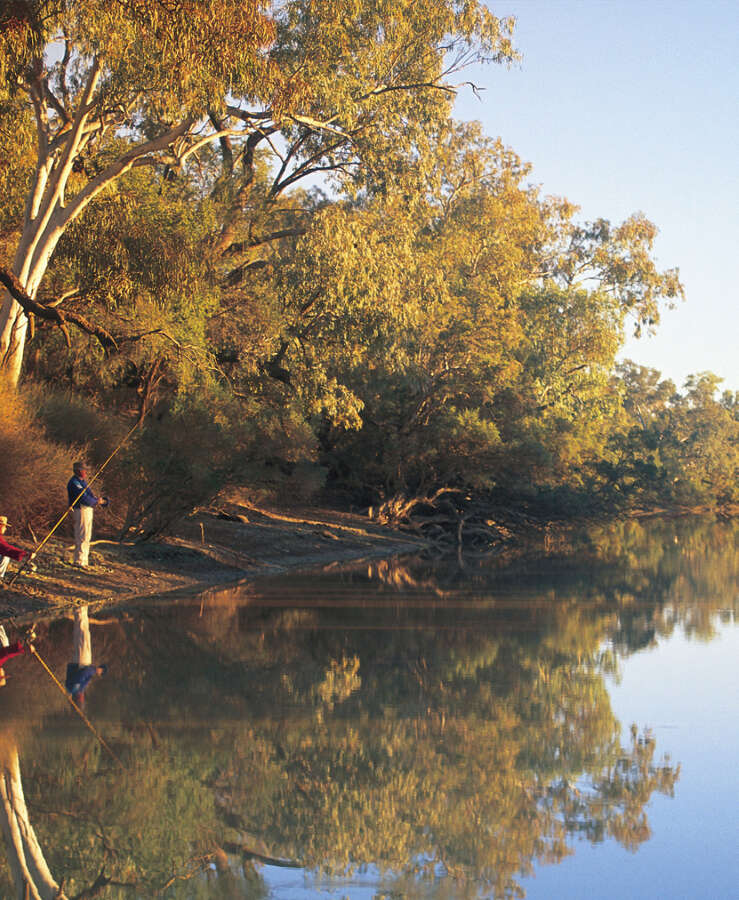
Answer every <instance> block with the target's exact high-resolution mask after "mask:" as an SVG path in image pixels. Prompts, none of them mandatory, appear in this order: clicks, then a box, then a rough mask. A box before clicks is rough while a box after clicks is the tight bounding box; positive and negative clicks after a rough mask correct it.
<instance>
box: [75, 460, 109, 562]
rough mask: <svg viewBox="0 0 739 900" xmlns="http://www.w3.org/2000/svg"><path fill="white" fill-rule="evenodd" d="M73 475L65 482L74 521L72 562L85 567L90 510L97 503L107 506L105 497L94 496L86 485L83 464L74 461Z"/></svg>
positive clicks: (89, 533) (90, 527) (87, 557)
mask: <svg viewBox="0 0 739 900" xmlns="http://www.w3.org/2000/svg"><path fill="white" fill-rule="evenodd" d="M72 469H73V471H74V475H72V477H71V478H70V479H69V481H68V482H67V496H68V497H69V505H70V506H71V507H73V509H72V520H73V521H74V564H75V565H76V566H84V567H87V566H88V565H89V557H90V541H91V540H92V511H93V509H94V508H95V507H96V506H97V505H98V503H99V504H100V505H101V506H107V505H108V501H107V500H106V498H105V497H96V496H95V495H94V494H93V492H92V491H91V490H90V488H89V487H88V486H87V470H86V468H85V464H84V463H82V462H76V463H75V464H74V466H73V467H72Z"/></svg>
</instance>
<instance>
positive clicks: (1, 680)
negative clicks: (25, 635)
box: [0, 625, 26, 687]
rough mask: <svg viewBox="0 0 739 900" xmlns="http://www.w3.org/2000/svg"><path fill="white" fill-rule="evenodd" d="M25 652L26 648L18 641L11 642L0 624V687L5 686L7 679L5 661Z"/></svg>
mask: <svg viewBox="0 0 739 900" xmlns="http://www.w3.org/2000/svg"><path fill="white" fill-rule="evenodd" d="M25 652H26V648H25V647H24V646H23V644H21V642H20V641H16V642H15V643H14V644H11V643H10V641H9V640H8V636H7V634H6V633H5V628H4V627H3V626H2V625H0V687H5V685H6V684H7V680H6V678H5V668H4V666H5V663H6V662H7V661H8V660H9V659H13V657H14V656H20V655H21V654H22V653H25Z"/></svg>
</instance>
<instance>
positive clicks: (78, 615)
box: [72, 506, 92, 666]
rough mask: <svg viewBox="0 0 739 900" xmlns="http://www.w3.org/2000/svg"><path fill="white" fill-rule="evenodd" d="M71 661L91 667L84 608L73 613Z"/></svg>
mask: <svg viewBox="0 0 739 900" xmlns="http://www.w3.org/2000/svg"><path fill="white" fill-rule="evenodd" d="M88 509H92V507H91V506H88ZM72 660H73V662H76V663H77V664H78V665H80V666H91V665H92V641H91V640H90V621H89V619H88V618H87V607H86V606H79V607H77V609H75V611H74V628H73V630H72Z"/></svg>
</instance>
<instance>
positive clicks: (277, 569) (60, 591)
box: [0, 502, 425, 622]
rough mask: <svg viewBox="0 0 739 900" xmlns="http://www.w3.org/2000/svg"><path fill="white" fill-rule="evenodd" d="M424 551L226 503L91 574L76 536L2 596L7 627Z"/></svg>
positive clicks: (296, 513) (309, 516) (352, 518)
mask: <svg viewBox="0 0 739 900" xmlns="http://www.w3.org/2000/svg"><path fill="white" fill-rule="evenodd" d="M19 543H21V542H19ZM24 546H27V544H24ZM424 546H425V545H424V542H423V541H421V540H419V539H415V538H413V537H412V536H411V535H408V534H404V533H403V532H398V531H394V530H392V529H389V528H384V527H381V526H378V525H376V524H374V523H372V522H371V521H370V520H369V519H367V518H366V517H364V516H360V515H356V514H351V513H344V512H336V511H333V510H328V509H320V508H312V507H311V508H291V509H290V510H289V511H287V510H280V509H276V508H272V507H269V508H267V507H260V508H259V509H257V508H255V507H253V506H244V505H242V504H238V503H233V502H232V503H225V504H220V505H219V507H218V510H215V509H208V510H202V511H200V512H198V513H197V514H196V515H193V516H190V517H188V518H187V519H185V520H184V521H183V522H181V523H180V525H179V526H178V527H177V529H176V530H175V533H174V534H173V535H172V536H170V537H167V538H165V539H164V540H163V541H161V542H157V543H154V542H150V543H144V544H119V543H115V542H112V541H96V542H94V544H93V547H92V551H91V553H90V567H89V568H88V569H79V568H77V567H75V566H73V565H72V548H71V544H70V541H69V538H67V539H65V540H56V539H54V538H52V539H51V540H50V541H49V542H48V543H47V544H46V546H45V547H44V548H43V550H42V551H41V553H40V554H39V556H38V557H37V571H36V572H30V571H28V570H25V571H24V572H23V573H22V574H21V576H20V577H19V578H18V580H17V581H16V582H15V584H14V585H13V587H12V588H10V587H8V586H7V583H8V582H9V581H10V580H11V578H12V576H13V573H14V572H15V570H16V567H15V565H14V564H11V568H10V569H9V570H8V573H7V575H6V582H5V584H6V587H5V589H4V590H0V622H6V621H8V620H9V619H11V618H12V619H13V620H14V621H16V622H22V621H26V620H28V619H32V618H33V617H34V616H37V615H46V614H49V613H52V614H53V613H57V612H58V613H63V612H64V611H65V610H67V609H69V608H71V607H74V606H77V605H79V604H80V603H87V604H92V605H94V606H103V605H107V604H111V603H117V602H131V601H133V600H136V599H143V598H145V597H151V596H153V595H159V594H165V593H167V592H169V591H178V590H182V589H184V588H197V587H200V586H202V587H207V586H212V585H215V584H220V583H226V582H228V581H233V580H236V579H243V578H249V577H257V576H263V575H269V574H279V573H281V572H287V571H292V570H296V569H309V568H312V567H317V566H322V565H327V564H329V563H332V562H342V561H345V560H346V561H349V560H353V559H361V558H364V557H367V558H369V557H378V556H392V555H394V554H397V553H405V552H413V551H416V550H421V549H423V547H424Z"/></svg>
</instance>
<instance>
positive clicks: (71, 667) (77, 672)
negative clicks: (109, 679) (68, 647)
mask: <svg viewBox="0 0 739 900" xmlns="http://www.w3.org/2000/svg"><path fill="white" fill-rule="evenodd" d="M72 641H73V646H72V662H71V663H68V664H67V680H66V681H65V683H64V686H65V687H66V689H67V690H68V691H69V693H70V694H71V695H72V699H73V700H74V701H75V703H78V704H80V705H81V704H82V703H84V701H85V688H86V687H87V685H88V684H89V683H90V682H91V681H92V679H93V678H94V677H95V676H96V675H104V674H105V673H106V672H107V671H108V667H107V666H94V665H92V643H91V641H90V621H89V619H88V618H87V607H86V606H81V607H80V608H79V609H76V610H75V611H74V631H73V635H72Z"/></svg>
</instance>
